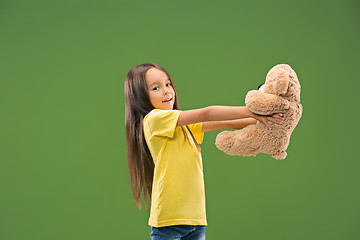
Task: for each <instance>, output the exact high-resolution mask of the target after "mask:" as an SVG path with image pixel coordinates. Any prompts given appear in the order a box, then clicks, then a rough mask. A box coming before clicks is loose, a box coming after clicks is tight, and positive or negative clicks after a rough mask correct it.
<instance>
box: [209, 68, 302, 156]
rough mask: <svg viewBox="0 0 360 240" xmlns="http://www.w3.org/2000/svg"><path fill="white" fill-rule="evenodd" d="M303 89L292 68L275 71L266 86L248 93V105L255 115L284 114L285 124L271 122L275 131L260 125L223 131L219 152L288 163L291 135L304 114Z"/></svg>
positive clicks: (272, 71) (217, 140)
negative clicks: (269, 155) (267, 157)
mask: <svg viewBox="0 0 360 240" xmlns="http://www.w3.org/2000/svg"><path fill="white" fill-rule="evenodd" d="M300 88H301V87H300V83H299V80H298V77H297V75H296V73H295V71H294V70H293V69H292V68H291V67H290V66H289V65H288V64H278V65H276V66H274V67H272V68H271V69H270V70H269V72H268V73H267V75H266V80H265V84H262V85H260V86H259V88H258V90H251V91H249V92H248V93H247V95H246V97H245V104H246V106H247V107H248V108H249V110H250V111H251V112H253V113H256V114H259V115H271V114H274V113H283V114H284V118H285V121H283V122H282V124H277V123H273V122H270V121H269V125H270V127H271V130H270V129H268V128H267V127H266V126H265V124H263V123H262V122H260V121H258V122H257V123H256V124H252V125H248V126H247V127H245V128H243V129H241V130H235V131H223V132H221V133H219V134H218V135H217V136H216V141H215V144H216V146H217V148H218V149H220V150H221V151H223V152H225V153H226V154H228V155H232V156H234V155H240V156H256V155H257V154H258V153H265V154H271V155H272V157H273V158H275V159H276V160H281V159H285V158H286V156H287V153H286V149H287V147H288V145H289V141H290V136H291V133H292V132H293V130H294V128H295V127H296V125H297V124H298V122H299V120H300V118H301V116H302V112H303V108H302V105H301V103H300Z"/></svg>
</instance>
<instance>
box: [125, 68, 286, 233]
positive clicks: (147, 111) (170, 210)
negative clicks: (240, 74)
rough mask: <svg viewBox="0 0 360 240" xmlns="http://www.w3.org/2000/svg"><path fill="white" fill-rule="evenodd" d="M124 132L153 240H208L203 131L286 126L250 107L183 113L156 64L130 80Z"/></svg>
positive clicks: (171, 85) (136, 188) (168, 80)
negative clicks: (275, 124)
mask: <svg viewBox="0 0 360 240" xmlns="http://www.w3.org/2000/svg"><path fill="white" fill-rule="evenodd" d="M124 92H125V128H126V138H127V153H128V166H129V171H130V177H131V184H132V191H133V197H134V199H135V202H136V204H137V206H138V208H139V209H141V203H140V197H141V192H142V191H143V195H144V199H145V207H146V210H147V209H148V208H147V207H148V200H147V196H148V197H149V198H150V218H149V222H148V224H149V225H150V226H151V234H150V236H151V238H152V239H153V240H155V239H205V226H206V225H207V220H206V210H205V187H204V177H203V165H202V158H201V152H200V146H199V143H202V140H203V136H204V132H208V131H213V130H217V129H223V128H233V129H239V128H244V127H246V126H247V125H249V124H255V123H256V122H257V121H260V122H262V123H263V124H265V125H266V126H267V127H268V128H269V131H271V129H270V125H269V123H268V122H267V121H271V122H274V123H278V124H281V119H282V120H284V118H283V117H282V114H281V113H280V114H274V115H272V116H260V115H257V114H254V113H252V112H250V111H249V109H248V108H247V107H246V106H242V107H231V106H209V107H205V108H200V109H194V110H188V111H181V110H180V109H179V102H178V96H177V93H176V90H175V86H174V83H173V80H172V78H171V77H170V75H169V74H168V73H167V71H166V70H165V69H164V68H162V67H161V66H159V65H157V64H151V63H146V64H141V65H137V66H135V67H133V68H132V69H131V70H130V71H129V73H128V74H127V76H126V80H125V89H124Z"/></svg>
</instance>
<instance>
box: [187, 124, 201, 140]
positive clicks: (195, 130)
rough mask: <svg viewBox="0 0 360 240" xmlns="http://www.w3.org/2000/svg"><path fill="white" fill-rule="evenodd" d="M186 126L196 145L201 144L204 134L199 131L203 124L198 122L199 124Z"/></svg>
mask: <svg viewBox="0 0 360 240" xmlns="http://www.w3.org/2000/svg"><path fill="white" fill-rule="evenodd" d="M188 126H189V128H190V130H191V132H192V133H193V135H194V137H195V138H196V141H198V143H199V144H201V143H202V141H203V139H204V132H202V131H201V130H202V127H203V123H202V122H199V123H194V124H190V125H188Z"/></svg>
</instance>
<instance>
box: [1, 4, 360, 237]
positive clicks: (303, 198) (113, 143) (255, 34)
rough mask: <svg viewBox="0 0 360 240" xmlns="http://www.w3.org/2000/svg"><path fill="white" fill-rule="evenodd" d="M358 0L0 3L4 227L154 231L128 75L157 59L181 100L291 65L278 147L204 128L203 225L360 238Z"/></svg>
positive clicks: (236, 93)
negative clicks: (292, 119)
mask: <svg viewBox="0 0 360 240" xmlns="http://www.w3.org/2000/svg"><path fill="white" fill-rule="evenodd" d="M359 10H360V9H359V4H358V2H356V1H340V0H339V1H251V2H250V1H235V0H233V1H226V0H225V1H188V0H186V1H176V2H175V1H130V0H128V1H110V0H108V1H80V0H71V1H70V0H66V1H64V0H62V1H60V0H59V1H45V0H44V1H39V0H32V1H10V0H2V1H1V2H0V35H1V36H0V80H1V85H0V111H1V115H0V121H1V122H0V123H1V124H0V126H1V129H0V130H1V131H0V239H1V240H33V239H34V240H42V239H44V240H45V239H46V240H47V239H52V240H58V239H59V240H60V239H61V240H72V239H74V240H75V239H76V240H78V239H86V240H92V239H94V240H97V239H106V240H115V239H150V227H149V226H148V225H147V221H148V217H149V211H145V210H141V211H139V210H138V209H137V207H136V205H135V203H134V201H133V199H132V194H131V186H130V179H129V173H128V168H127V159H126V147H125V146H126V138H125V131H124V96H123V91H124V79H125V76H126V74H127V72H128V71H129V70H130V68H131V67H133V66H134V65H138V64H141V63H145V62H153V63H157V64H160V65H161V66H163V67H164V68H165V69H166V70H167V71H168V72H169V73H170V74H171V76H172V77H173V79H174V81H175V84H176V87H177V91H178V97H179V100H180V107H181V109H182V110H188V109H194V108H202V107H205V106H209V105H229V106H236V105H240V106H243V105H244V97H245V95H246V93H247V92H248V91H249V90H252V89H256V88H257V86H258V85H259V84H261V83H263V82H264V80H265V76H266V74H267V72H268V71H269V70H270V68H271V67H272V66H274V65H276V64H278V63H288V64H290V65H291V66H292V67H293V69H294V70H295V71H296V72H297V74H298V77H299V80H300V83H301V85H302V93H301V102H302V104H303V107H304V114H303V117H302V119H301V120H300V122H299V124H298V126H297V127H296V129H295V130H294V132H293V134H292V137H291V141H290V145H289V147H288V151H287V152H288V157H287V158H286V159H285V160H283V161H276V160H275V159H273V158H271V157H270V156H268V155H265V154H259V155H257V156H256V157H238V156H237V157H232V156H228V155H226V154H224V153H223V152H221V151H219V150H218V149H217V148H216V146H215V144H214V142H215V137H216V135H217V134H218V133H219V132H220V130H219V131H214V132H209V133H206V134H205V138H204V142H203V144H202V153H203V164H204V174H205V186H206V201H207V203H206V204H207V217H208V226H207V228H206V229H207V235H206V236H207V239H209V240H212V239H248V240H258V239H268V240H303V239H307V240H310V239H317V240H319V239H326V240H332V239H334V240H335V239H357V238H360V230H359V222H360V207H359V200H360V199H359V197H360V193H359V180H360V177H359V167H360V162H359V158H358V153H357V149H358V145H359V140H358V134H359V130H358V129H359V126H358V124H359V118H358V116H359V114H358V113H357V112H358V100H359V97H358V96H359V95H358V89H359V74H358V71H359V64H360V61H359V53H360V51H359V42H360V41H359V40H360V31H359V25H360V24H359V23H360V21H359V20H360V17H359Z"/></svg>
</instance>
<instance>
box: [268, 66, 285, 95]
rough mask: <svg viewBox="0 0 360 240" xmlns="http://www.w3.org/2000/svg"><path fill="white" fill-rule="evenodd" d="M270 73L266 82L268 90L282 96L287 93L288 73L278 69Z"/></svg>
mask: <svg viewBox="0 0 360 240" xmlns="http://www.w3.org/2000/svg"><path fill="white" fill-rule="evenodd" d="M271 75H272V76H271ZM271 75H270V76H269V81H268V82H267V85H268V86H267V89H268V92H269V93H272V94H276V95H282V96H284V95H285V94H286V93H287V90H288V87H289V82H290V77H289V74H288V73H287V72H285V71H280V72H277V73H276V74H271Z"/></svg>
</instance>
